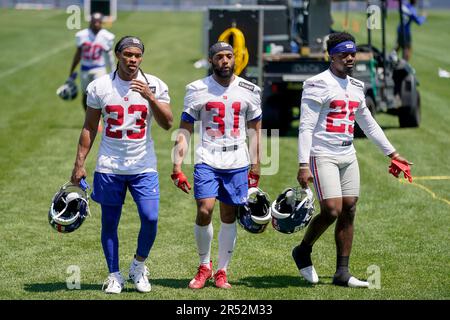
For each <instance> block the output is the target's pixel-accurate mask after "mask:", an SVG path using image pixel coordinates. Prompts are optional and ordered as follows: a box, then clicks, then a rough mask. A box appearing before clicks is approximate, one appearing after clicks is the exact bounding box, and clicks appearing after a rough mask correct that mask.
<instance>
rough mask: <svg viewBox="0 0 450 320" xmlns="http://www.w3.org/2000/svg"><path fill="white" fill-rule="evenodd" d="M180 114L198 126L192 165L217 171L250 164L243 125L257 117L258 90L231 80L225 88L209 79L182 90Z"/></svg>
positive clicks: (250, 84)
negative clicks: (202, 165)
mask: <svg viewBox="0 0 450 320" xmlns="http://www.w3.org/2000/svg"><path fill="white" fill-rule="evenodd" d="M183 111H184V112H186V113H188V114H189V115H190V116H191V117H193V118H194V119H195V120H196V121H197V123H199V135H200V139H199V143H198V144H197V146H196V149H195V150H196V151H195V155H196V159H195V162H196V163H205V164H208V165H210V166H211V167H213V168H217V169H237V168H243V167H246V166H248V165H249V164H250V156H249V152H248V148H247V144H246V136H247V129H246V128H247V122H248V121H251V120H255V119H258V118H260V117H261V114H262V111H261V89H260V88H259V87H258V86H256V85H254V84H253V83H251V82H249V81H247V80H245V79H242V78H240V77H238V76H235V79H234V80H233V81H232V82H231V83H230V85H229V86H228V87H223V86H222V85H220V84H219V83H217V82H216V81H215V80H214V78H213V77H212V76H209V77H206V78H203V79H201V80H197V81H195V82H192V83H190V84H188V85H187V86H186V95H185V98H184V110H183Z"/></svg>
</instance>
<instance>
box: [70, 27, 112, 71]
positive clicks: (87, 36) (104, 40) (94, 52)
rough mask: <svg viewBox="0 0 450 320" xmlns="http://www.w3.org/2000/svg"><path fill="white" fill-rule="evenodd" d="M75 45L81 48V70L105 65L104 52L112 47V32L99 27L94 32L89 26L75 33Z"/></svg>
mask: <svg viewBox="0 0 450 320" xmlns="http://www.w3.org/2000/svg"><path fill="white" fill-rule="evenodd" d="M75 40H76V45H77V47H78V48H81V70H82V71H86V70H90V69H93V68H99V67H104V66H105V54H107V53H108V52H109V51H111V50H112V49H113V43H114V34H112V33H111V32H109V31H108V30H105V29H101V30H100V31H99V32H98V33H97V34H94V33H93V32H92V30H91V29H90V28H87V29H83V30H81V31H78V32H77V33H76V34H75Z"/></svg>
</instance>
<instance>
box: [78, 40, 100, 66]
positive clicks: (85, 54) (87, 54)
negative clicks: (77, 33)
mask: <svg viewBox="0 0 450 320" xmlns="http://www.w3.org/2000/svg"><path fill="white" fill-rule="evenodd" d="M102 50H103V48H102V46H101V45H99V44H92V43H91V42H85V43H83V47H82V52H81V55H82V58H83V60H92V61H95V60H98V59H100V57H101V55H102Z"/></svg>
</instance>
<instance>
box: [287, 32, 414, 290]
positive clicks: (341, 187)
mask: <svg viewBox="0 0 450 320" xmlns="http://www.w3.org/2000/svg"><path fill="white" fill-rule="evenodd" d="M327 50H328V53H329V55H330V58H331V64H330V68H329V69H328V70H326V71H324V72H322V73H320V74H318V75H316V76H314V77H312V78H309V79H307V80H306V81H305V83H304V86H303V94H302V100H301V118H300V126H299V169H298V175H297V180H298V182H299V183H300V185H301V186H302V187H304V188H305V187H307V186H308V183H309V182H311V181H313V182H314V187H315V189H316V192H317V196H318V199H319V201H320V210H321V211H320V214H318V215H317V216H315V217H314V218H313V220H312V221H311V223H310V224H309V226H308V228H307V230H306V233H305V235H304V238H303V241H302V242H301V244H300V245H299V246H297V247H295V248H294V250H293V251H292V255H293V258H294V260H295V262H296V264H297V267H298V269H299V270H300V274H301V275H302V276H303V277H304V278H305V279H306V280H307V281H309V282H310V283H317V282H318V281H319V278H318V275H317V273H316V270H315V269H314V266H313V263H312V261H311V252H312V246H313V245H314V243H315V242H316V241H317V239H319V237H320V236H321V235H322V234H323V233H324V232H325V230H326V229H327V228H328V227H329V226H330V225H331V224H333V223H334V222H336V227H335V242H336V254H337V261H336V273H335V274H334V277H333V283H334V284H335V285H340V286H349V287H368V286H369V284H368V282H366V281H360V280H358V279H357V278H355V277H353V276H352V275H351V273H350V271H349V257H350V252H351V249H352V243H353V221H354V218H355V213H356V202H357V201H358V197H359V189H360V181H359V167H358V161H357V159H356V152H355V148H354V147H353V130H354V123H355V120H356V122H357V123H358V125H359V126H360V127H361V128H362V129H363V131H364V133H365V134H366V136H367V137H369V139H370V140H372V141H373V142H374V143H375V144H376V145H377V146H378V147H379V148H380V150H381V151H382V152H383V153H384V154H385V155H387V156H389V157H390V158H391V159H396V160H397V161H399V162H401V163H404V164H406V165H409V164H411V163H410V162H408V160H406V159H405V158H403V157H402V156H400V154H399V153H398V152H397V151H396V150H395V148H394V147H393V146H392V144H391V143H390V142H389V141H388V139H387V138H386V136H385V135H384V133H383V131H382V130H381V128H380V126H379V125H378V124H377V123H376V122H375V120H374V119H373V117H372V115H371V113H370V111H369V109H368V108H367V106H366V103H365V94H364V83H363V82H361V81H359V80H356V79H355V78H352V77H351V76H350V75H351V74H352V70H353V68H354V64H355V55H356V45H355V39H354V37H353V36H352V35H350V34H348V33H345V32H342V33H333V34H331V35H330V37H329V40H328V41H327Z"/></svg>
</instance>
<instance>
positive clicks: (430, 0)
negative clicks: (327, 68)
mask: <svg viewBox="0 0 450 320" xmlns="http://www.w3.org/2000/svg"><path fill="white" fill-rule="evenodd" d="M273 1H274V2H276V1H275V0H273ZM290 1H292V2H294V3H295V2H300V1H299V0H290ZM403 1H404V2H407V1H408V0H403ZM267 2H270V0H268V1H267ZM348 2H349V3H342V2H341V3H334V5H333V9H335V10H338V11H341V10H342V11H344V10H348V9H350V10H351V9H353V10H355V9H357V10H359V9H361V8H364V6H365V4H364V3H361V2H359V1H348ZM394 2H396V0H388V4H389V7H392V8H394V7H396V4H394ZM238 3H239V4H242V5H255V4H257V3H258V0H117V9H118V10H126V11H134V10H154V11H157V10H183V11H196V10H203V9H205V8H206V7H207V6H215V5H234V4H238ZM74 4H75V5H79V6H83V5H84V1H83V0H78V1H76V0H75V1H74V0H0V6H1V7H3V8H17V9H51V8H60V9H64V8H67V7H68V6H70V5H74ZM419 5H420V6H419V7H422V8H427V9H432V8H447V9H450V1H449V0H419Z"/></svg>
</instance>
